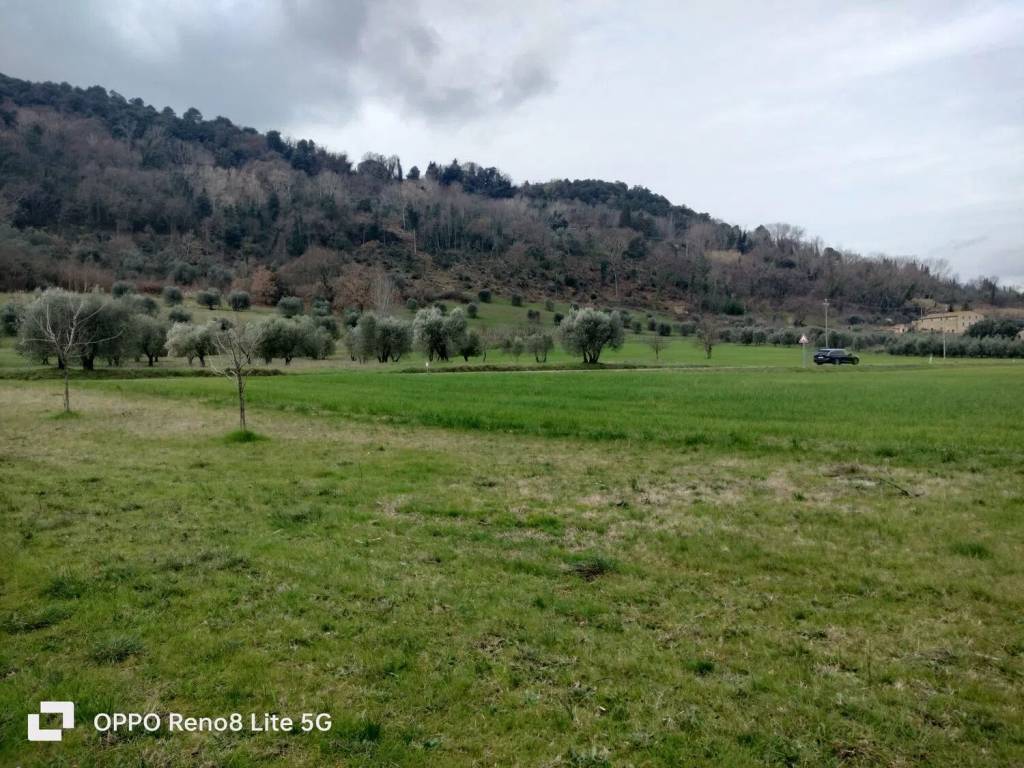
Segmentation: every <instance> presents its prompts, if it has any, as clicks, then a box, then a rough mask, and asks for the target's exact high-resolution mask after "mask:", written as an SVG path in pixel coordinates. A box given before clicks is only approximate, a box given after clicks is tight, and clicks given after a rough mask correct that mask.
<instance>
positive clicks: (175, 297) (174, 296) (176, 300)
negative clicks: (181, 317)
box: [161, 285, 184, 307]
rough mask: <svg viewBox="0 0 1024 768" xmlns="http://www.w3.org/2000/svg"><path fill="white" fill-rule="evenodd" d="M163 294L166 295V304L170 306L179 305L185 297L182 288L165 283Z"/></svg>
mask: <svg viewBox="0 0 1024 768" xmlns="http://www.w3.org/2000/svg"><path fill="white" fill-rule="evenodd" d="M161 294H162V295H163V297H164V304H166V305H167V306H169V307H176V306H178V305H179V304H181V301H182V299H183V298H184V297H183V296H182V294H181V288H179V287H178V286H176V285H165V286H164V289H163V291H161Z"/></svg>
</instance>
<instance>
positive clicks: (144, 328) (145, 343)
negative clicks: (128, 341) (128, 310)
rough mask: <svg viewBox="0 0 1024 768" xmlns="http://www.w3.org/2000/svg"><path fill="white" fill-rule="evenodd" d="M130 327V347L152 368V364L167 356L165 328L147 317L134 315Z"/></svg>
mask: <svg viewBox="0 0 1024 768" xmlns="http://www.w3.org/2000/svg"><path fill="white" fill-rule="evenodd" d="M131 325H132V346H133V347H134V349H135V351H137V352H138V353H139V354H141V355H144V356H145V357H146V360H147V362H148V364H149V366H150V367H153V363H155V362H156V361H157V360H159V359H160V358H161V357H163V356H164V355H166V354H167V346H166V344H167V326H166V325H164V324H163V323H162V322H160V321H159V320H157V319H156V318H154V317H149V316H148V315H136V316H135V317H133V318H132V321H131Z"/></svg>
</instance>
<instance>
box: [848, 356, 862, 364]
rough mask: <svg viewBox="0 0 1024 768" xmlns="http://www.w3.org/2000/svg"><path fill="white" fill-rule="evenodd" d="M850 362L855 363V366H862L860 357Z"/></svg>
mask: <svg viewBox="0 0 1024 768" xmlns="http://www.w3.org/2000/svg"><path fill="white" fill-rule="evenodd" d="M850 362H851V363H853V364H854V365H860V358H859V357H855V358H853V360H851V361H850Z"/></svg>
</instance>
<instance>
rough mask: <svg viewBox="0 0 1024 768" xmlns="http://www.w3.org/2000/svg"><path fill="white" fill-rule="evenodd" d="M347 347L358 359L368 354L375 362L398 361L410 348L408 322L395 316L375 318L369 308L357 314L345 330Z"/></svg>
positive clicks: (366, 358) (362, 359)
mask: <svg viewBox="0 0 1024 768" xmlns="http://www.w3.org/2000/svg"><path fill="white" fill-rule="evenodd" d="M349 336H350V339H349V341H348V345H349V349H350V351H351V352H352V356H353V357H354V358H355V359H357V360H359V361H360V362H366V361H367V360H369V359H370V358H371V357H372V358H376V360H377V362H379V363H386V362H388V361H389V360H390V361H392V362H398V360H400V359H401V357H402V355H404V354H407V353H408V352H409V351H410V350H411V349H412V326H411V325H410V324H409V323H407V322H405V321H404V320H400V319H398V318H397V317H381V318H378V317H377V315H375V314H374V313H373V312H366V313H364V314H362V315H361V316H360V317H359V322H358V323H356V326H355V328H353V329H352V330H351V331H350V332H349Z"/></svg>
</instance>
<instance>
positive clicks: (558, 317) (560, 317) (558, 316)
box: [553, 312, 565, 327]
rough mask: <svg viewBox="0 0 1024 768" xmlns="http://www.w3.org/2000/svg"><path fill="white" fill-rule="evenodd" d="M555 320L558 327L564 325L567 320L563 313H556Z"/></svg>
mask: <svg viewBox="0 0 1024 768" xmlns="http://www.w3.org/2000/svg"><path fill="white" fill-rule="evenodd" d="M553 320H554V323H555V326H556V327H557V326H559V325H561V324H562V321H563V320H565V315H563V314H562V313H561V312H555V316H554V318H553Z"/></svg>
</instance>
